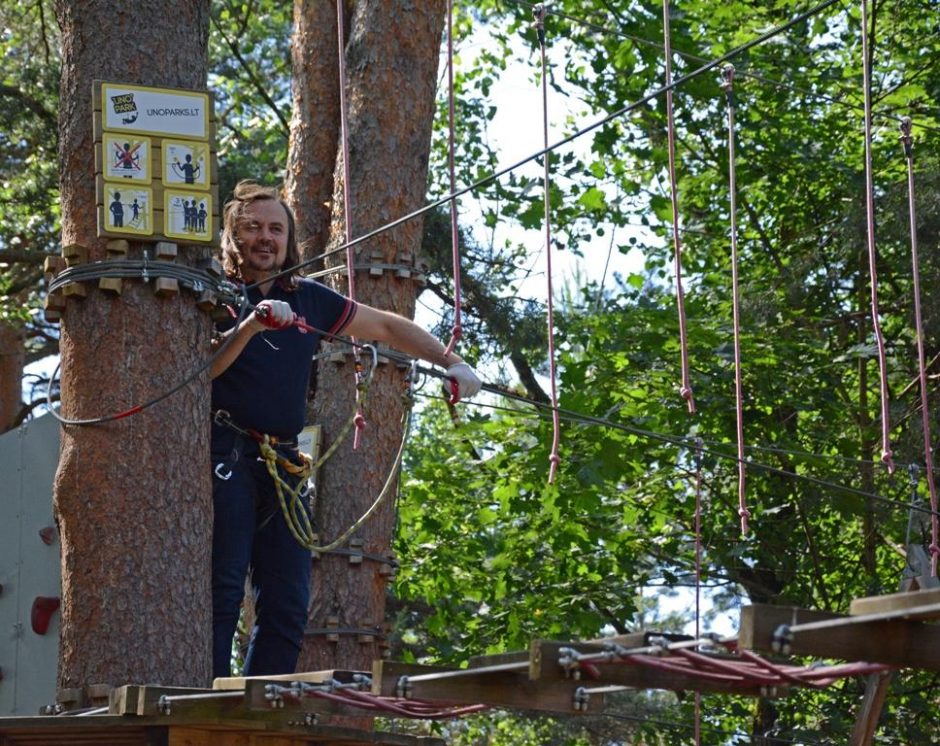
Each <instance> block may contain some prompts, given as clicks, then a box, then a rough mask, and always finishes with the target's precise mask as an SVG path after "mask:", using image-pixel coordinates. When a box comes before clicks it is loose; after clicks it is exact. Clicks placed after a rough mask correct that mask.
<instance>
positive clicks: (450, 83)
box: [444, 0, 463, 403]
mask: <svg viewBox="0 0 940 746" xmlns="http://www.w3.org/2000/svg"><path fill="white" fill-rule="evenodd" d="M455 120H456V116H455V113H454V0H447V124H448V127H447V170H448V175H449V176H450V193H451V194H455V193H456V192H457V170H456V165H455V155H454V151H455V149H456V144H455V141H454V129H455V127H456V121H455ZM450 245H451V255H452V258H453V267H454V326H453V329H452V330H451V333H450V340H449V341H448V342H447V345H446V347H445V349H444V354H445V355H449V354H450V353H451V352H453V351H454V348H455V347H456V346H457V342H459V341H460V338H461V337H462V336H463V326H462V325H461V313H462V306H463V301H462V299H461V296H460V234H459V232H458V230H457V198H456V197H454V198H452V199H451V200H450ZM455 403H456V402H455Z"/></svg>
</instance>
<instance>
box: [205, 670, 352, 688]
mask: <svg viewBox="0 0 940 746" xmlns="http://www.w3.org/2000/svg"><path fill="white" fill-rule="evenodd" d="M360 674H362V675H365V676H368V673H366V672H364V671H347V670H345V669H333V670H326V671H302V672H298V673H285V674H277V675H273V676H225V677H219V678H217V679H215V680H214V681H213V682H212V688H213V689H221V690H232V689H245V688H246V687H247V685H248V682H249V681H253V680H263V681H271V682H275V681H282V682H288V683H290V682H291V681H303V682H306V683H308V684H322V683H323V682H325V681H330V680H331V679H335V680H336V681H339V682H342V683H343V684H348V683H350V682H351V681H353V679H354V677H355V676H357V675H360Z"/></svg>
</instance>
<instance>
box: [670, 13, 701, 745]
mask: <svg viewBox="0 0 940 746" xmlns="http://www.w3.org/2000/svg"><path fill="white" fill-rule="evenodd" d="M669 26H670V23H669V0H663V37H664V39H665V60H666V133H667V136H668V142H669V196H670V198H671V200H672V244H673V253H674V256H675V259H674V263H673V273H674V275H675V279H676V309H677V311H678V314H679V351H680V353H679V354H680V360H681V365H682V386H681V387H680V389H679V394H680V396H682V398H683V399H685V400H686V403H687V404H688V407H689V414H695V396H694V395H693V393H692V384H691V383H690V379H689V344H688V335H687V333H686V323H685V322H686V319H685V292H684V291H683V289H682V246H681V242H680V237H679V188H678V184H677V181H676V125H675V119H674V117H673V110H672V109H673V106H672V44H671V41H670V33H669ZM696 742H698V739H696Z"/></svg>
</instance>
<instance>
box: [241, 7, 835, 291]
mask: <svg viewBox="0 0 940 746" xmlns="http://www.w3.org/2000/svg"><path fill="white" fill-rule="evenodd" d="M837 2H841V0H823V2H821V3H820V4H819V5H817V6H815V7H813V8H811V9H810V10H807V11H805V12H803V13H800V14H799V15H797V16H794V17H793V18H792V19H791V20H789V21H787V22H786V23H783V24H781V25H780V26H776V27H774V28H772V29H770V30H768V31H765V32H764V33H762V34H760V35H759V36H757V37H755V38H754V39H751V40H750V41H748V42H745V43H744V44H741V45H740V46H738V47H735V48H734V49H732V50H730V51H729V52H727V53H726V54H724V55H722V56H721V57H719V58H717V59H715V60H712V61H711V62H708V63H706V64H704V65H702V66H701V67H699V68H698V69H696V70H693V71H692V72H690V73H687V74H686V75H682V76H680V77H678V78H676V79H675V80H673V82H672V85H671V86H670V87H671V88H672V89H673V90H675V89H676V88H678V87H679V86H681V85H684V84H685V83H687V82H689V81H690V80H694V79H695V78H697V77H699V76H700V75H704V74H705V73H707V72H710V71H711V70H714V69H715V68H716V67H719V66H720V65H722V64H724V63H725V62H727V61H728V60H730V59H732V58H734V57H736V56H737V55H739V54H742V53H744V52H746V51H748V50H749V49H752V48H753V47H756V46H758V45H760V44H763V43H764V42H766V41H768V40H769V39H773V38H774V37H775V36H779V35H780V34H782V33H784V32H785V31H788V30H789V29H790V28H792V27H793V26H796V25H798V24H800V23H802V22H804V21H806V20H807V19H809V18H812V17H813V16H815V15H817V14H819V13H821V12H822V11H823V10H825V9H826V8H828V7H829V6H830V5H834V4H835V3H837ZM665 92H666V88H665V87H661V88H657V89H656V90H654V91H652V92H650V93H648V94H647V95H645V96H643V97H642V98H640V99H638V100H636V101H634V102H633V103H631V104H627V105H626V106H623V107H621V108H620V109H617V110H616V111H614V112H612V113H610V114H608V115H606V116H604V117H602V118H601V119H598V120H597V121H595V122H592V123H591V124H589V125H587V126H585V127H583V128H581V129H579V130H577V131H575V132H573V133H571V134H570V135H567V136H566V137H563V138H562V139H561V140H559V141H557V142H555V143H553V144H552V145H550V146H548V147H546V148H543V149H542V150H539V151H537V152H535V153H532V154H531V155H528V156H526V157H525V158H522V159H521V160H519V161H516V162H515V163H513V164H510V165H509V166H506V167H505V168H502V169H499V170H498V171H494V172H493V173H491V174H489V175H488V176H485V177H483V178H482V179H479V180H478V181H475V182H473V183H472V184H469V185H467V186H463V187H461V188H459V189H458V190H456V191H455V192H451V193H450V194H446V195H444V196H443V197H438V198H437V199H435V200H433V201H431V202H429V203H428V204H426V205H425V206H424V207H420V208H418V209H416V210H413V211H411V212H409V213H407V214H405V215H402V216H401V217H398V218H396V219H395V220H392V221H390V222H388V223H386V224H385V225H382V226H379V227H378V228H375V229H374V230H372V231H369V232H368V233H364V234H362V235H361V236H359V237H358V238H354V239H352V240H351V241H349V242H348V243H347V244H344V245H342V246H337V247H335V248H333V249H331V250H329V251H325V252H323V253H322V254H319V255H318V256H315V257H312V258H310V259H307V260H306V261H303V262H300V263H298V264H296V265H294V266H293V267H287V268H285V269H283V270H281V271H280V272H278V273H277V274H275V275H272V276H271V277H269V278H267V280H266V282H267V281H269V280H275V279H278V278H279V277H282V276H284V275H287V274H290V273H292V272H296V271H298V270H301V269H304V268H305V267H309V266H311V265H313V264H315V263H317V262H322V261H323V260H325V259H327V258H329V257H330V256H333V255H334V254H337V253H339V252H342V251H346V250H347V249H348V248H349V247H350V246H355V245H358V244H360V243H362V242H364V241H368V240H369V239H372V238H375V237H376V236H378V235H381V234H382V233H385V232H387V231H390V230H392V229H393V228H397V227H398V226H400V225H402V224H403V223H407V222H408V221H409V220H414V219H415V218H417V217H420V216H422V215H424V214H425V213H428V212H431V211H433V210H436V209H437V208H439V207H442V206H443V205H445V204H447V203H448V202H449V201H450V200H452V199H455V198H457V197H462V196H463V195H465V194H468V193H470V192H473V191H475V190H477V189H480V188H481V187H484V186H486V185H488V184H491V183H493V182H494V181H498V180H499V179H501V178H502V177H503V176H505V175H506V174H509V173H512V172H513V171H515V170H517V169H519V168H521V167H522V166H524V165H526V164H528V163H531V162H532V161H534V160H536V159H538V158H541V157H543V156H545V155H546V154H547V153H550V152H552V151H554V150H558V149H559V148H561V147H564V146H565V145H568V144H570V143H572V142H574V141H575V140H577V139H578V138H580V137H583V136H584V135H586V134H588V133H590V132H593V131H594V130H596V129H598V128H600V127H603V126H604V125H605V124H609V123H610V122H612V121H614V120H615V119H619V118H620V117H622V116H623V115H625V114H629V113H630V112H633V111H635V110H637V109H639V108H640V107H641V106H644V105H645V104H648V103H649V102H650V101H653V100H654V99H656V98H658V97H659V96H662V95H663V94H664V93H665ZM253 287H254V285H249V286H248V289H251V288H253Z"/></svg>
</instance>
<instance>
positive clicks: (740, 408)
mask: <svg viewBox="0 0 940 746" xmlns="http://www.w3.org/2000/svg"><path fill="white" fill-rule="evenodd" d="M721 72H722V77H723V78H724V82H723V83H722V86H721V87H722V89H723V90H724V92H725V97H726V98H727V101H728V192H729V199H730V208H729V211H730V213H731V286H732V314H733V316H734V411H735V424H736V430H737V443H738V515H739V516H740V518H741V534H742V535H746V534H747V532H748V523H747V522H748V519H749V518H750V517H751V513H750V511H749V510H748V509H747V499H746V492H745V485H746V482H745V480H746V476H747V471H746V469H745V461H744V396H743V394H742V391H741V389H742V386H741V291H740V283H739V278H738V210H737V184H736V175H735V154H734V98H733V97H732V95H731V93H732V90H733V86H734V67H733V66H731V65H726V66H725V67H724V68H723V69H722V71H721Z"/></svg>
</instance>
